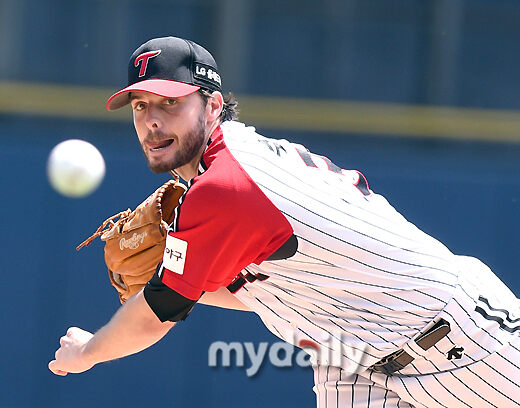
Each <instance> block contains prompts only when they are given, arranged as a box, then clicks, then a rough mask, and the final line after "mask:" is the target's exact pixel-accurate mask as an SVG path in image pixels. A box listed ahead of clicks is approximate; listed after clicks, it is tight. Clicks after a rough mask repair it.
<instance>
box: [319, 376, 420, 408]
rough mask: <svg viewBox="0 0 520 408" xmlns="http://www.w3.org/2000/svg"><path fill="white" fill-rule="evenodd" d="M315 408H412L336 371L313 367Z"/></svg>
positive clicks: (379, 388) (376, 387)
mask: <svg viewBox="0 0 520 408" xmlns="http://www.w3.org/2000/svg"><path fill="white" fill-rule="evenodd" d="M313 369H314V383H315V386H314V387H313V391H314V393H315V394H316V402H317V407H318V408H367V407H369V408H397V407H400V408H413V405H410V404H409V403H407V402H405V401H403V400H402V399H401V398H400V397H399V396H398V395H397V394H396V393H394V392H392V391H389V390H388V388H385V387H384V386H383V387H382V386H379V385H378V384H376V383H375V382H374V381H371V380H369V379H367V378H364V377H362V376H360V375H358V374H350V373H348V372H345V371H344V370H342V369H341V368H338V367H330V366H314V367H313Z"/></svg>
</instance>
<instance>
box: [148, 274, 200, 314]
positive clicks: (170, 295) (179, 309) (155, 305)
mask: <svg viewBox="0 0 520 408" xmlns="http://www.w3.org/2000/svg"><path fill="white" fill-rule="evenodd" d="M160 267H161V265H160V264H159V266H158V267H157V269H156V270H155V273H154V275H153V277H152V279H150V280H149V281H148V283H147V284H146V286H145V287H144V298H145V299H146V302H147V303H148V305H149V306H150V308H151V309H152V310H153V312H154V313H155V314H156V315H157V317H158V318H159V320H161V322H165V321H166V320H169V321H171V322H178V321H179V320H184V319H186V318H187V317H188V315H189V314H190V312H191V310H192V309H193V306H195V303H197V301H196V300H191V299H188V298H186V297H184V296H182V295H181V294H179V293H177V292H175V291H174V290H173V289H171V288H169V287H168V286H166V285H165V284H164V283H163V282H162V280H161V278H160V277H159V275H158V271H159V269H160Z"/></svg>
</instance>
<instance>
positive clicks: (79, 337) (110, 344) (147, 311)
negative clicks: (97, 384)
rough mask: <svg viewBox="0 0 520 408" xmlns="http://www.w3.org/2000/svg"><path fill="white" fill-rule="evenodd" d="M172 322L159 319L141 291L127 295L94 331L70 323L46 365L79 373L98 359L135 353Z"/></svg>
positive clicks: (159, 336) (59, 372)
mask: <svg viewBox="0 0 520 408" xmlns="http://www.w3.org/2000/svg"><path fill="white" fill-rule="evenodd" d="M174 325H175V323H174V322H170V321H166V322H164V323H162V322H161V321H160V320H159V318H158V317H157V316H156V315H155V313H154V312H153V311H152V309H151V308H150V306H149V305H148V303H147V302H146V299H145V298H144V295H143V291H140V292H139V293H138V294H136V295H135V296H133V297H132V298H130V299H129V300H128V301H127V302H126V303H125V304H124V305H123V306H122V307H121V308H120V309H119V310H118V311H117V312H116V314H115V315H114V316H113V317H112V319H110V321H109V322H108V323H107V324H106V325H105V326H103V327H102V328H101V329H100V330H98V331H97V332H96V333H95V334H92V333H89V332H87V331H85V330H82V329H80V328H77V327H71V328H69V330H68V331H67V334H66V335H65V336H63V337H62V338H61V339H60V348H59V349H58V350H57V351H56V353H55V360H52V361H51V362H50V363H49V369H50V370H51V371H52V372H53V373H54V374H57V375H67V374H68V373H81V372H83V371H87V370H89V369H90V368H92V367H93V366H94V365H96V364H98V363H102V362H104V361H109V360H114V359H117V358H121V357H125V356H128V355H130V354H135V353H138V352H139V351H142V350H144V349H146V348H148V347H150V346H152V345H153V344H155V343H157V342H158V341H159V340H160V339H162V338H163V337H164V336H165V335H166V333H168V331H169V330H170V329H171V328H172V327H173V326H174Z"/></svg>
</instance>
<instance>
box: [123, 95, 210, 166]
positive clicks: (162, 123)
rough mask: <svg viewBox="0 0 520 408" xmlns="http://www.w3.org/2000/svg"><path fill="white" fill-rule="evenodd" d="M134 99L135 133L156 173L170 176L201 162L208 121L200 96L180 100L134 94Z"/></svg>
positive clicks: (132, 97) (132, 100)
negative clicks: (180, 169)
mask: <svg viewBox="0 0 520 408" xmlns="http://www.w3.org/2000/svg"><path fill="white" fill-rule="evenodd" d="M130 99H131V105H132V110H133V115H134V126H135V130H136V132H137V136H138V138H139V142H140V143H141V146H142V148H143V152H144V155H145V156H146V160H147V161H148V166H149V167H150V169H151V170H152V171H153V172H155V173H163V172H167V171H169V170H174V169H178V168H180V167H182V166H184V165H186V164H189V163H192V162H193V161H195V160H199V154H200V153H202V150H203V146H204V142H205V136H206V121H205V107H204V104H203V100H202V97H201V96H200V95H199V94H198V92H195V93H192V94H190V95H188V96H183V97H180V98H164V97H162V96H158V95H154V94H151V93H149V92H132V94H131V97H130Z"/></svg>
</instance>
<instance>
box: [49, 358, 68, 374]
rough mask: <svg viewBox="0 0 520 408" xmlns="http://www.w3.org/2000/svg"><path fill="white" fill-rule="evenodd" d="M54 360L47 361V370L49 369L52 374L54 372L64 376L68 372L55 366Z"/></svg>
mask: <svg viewBox="0 0 520 408" xmlns="http://www.w3.org/2000/svg"><path fill="white" fill-rule="evenodd" d="M56 364H57V362H56V360H52V361H50V362H49V365H48V367H49V370H51V372H52V373H53V374H56V375H61V376H66V375H67V374H68V373H67V372H66V371H63V370H60V369H59V368H57V367H56Z"/></svg>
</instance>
